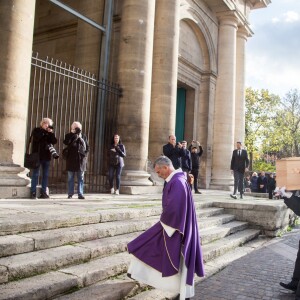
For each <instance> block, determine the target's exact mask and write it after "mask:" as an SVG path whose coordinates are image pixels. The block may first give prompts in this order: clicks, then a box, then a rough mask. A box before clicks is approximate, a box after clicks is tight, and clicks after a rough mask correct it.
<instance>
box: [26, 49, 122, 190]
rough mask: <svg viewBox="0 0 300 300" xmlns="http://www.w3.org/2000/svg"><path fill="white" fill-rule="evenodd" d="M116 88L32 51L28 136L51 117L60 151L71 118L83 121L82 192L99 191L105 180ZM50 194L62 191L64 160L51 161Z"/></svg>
mask: <svg viewBox="0 0 300 300" xmlns="http://www.w3.org/2000/svg"><path fill="white" fill-rule="evenodd" d="M120 95H121V90H120V88H119V86H118V85H117V84H112V83H109V82H108V81H104V80H102V81H99V80H98V79H97V78H96V76H95V75H94V74H91V73H90V72H88V71H85V70H81V69H79V68H76V67H74V66H71V65H68V64H66V63H63V62H61V61H58V60H54V59H53V58H48V57H47V58H46V59H41V58H39V57H38V54H34V55H33V56H32V69H31V82H30V94H29V108H28V119H27V124H28V126H27V138H28V137H29V136H30V133H31V131H32V129H33V128H34V127H38V126H39V124H40V121H41V119H42V118H44V117H49V118H51V119H52V120H53V121H54V128H55V130H54V131H55V135H56V137H57V139H58V143H57V144H56V145H55V148H56V150H57V152H58V153H60V154H61V152H62V149H63V147H64V145H63V139H64V136H65V134H66V133H68V132H69V131H70V126H71V124H72V123H73V122H74V121H79V122H80V123H81V124H82V131H83V133H85V134H86V135H87V138H88V142H89V145H90V153H89V158H88V166H87V172H86V174H85V192H86V193H93V192H104V191H106V185H107V176H106V175H107V174H106V173H107V165H106V153H107V150H106V149H108V146H109V143H110V140H111V137H112V135H113V133H114V132H115V131H116V119H117V107H118V102H119V97H120ZM49 189H50V192H51V193H67V173H66V171H65V161H64V160H63V159H62V157H60V158H59V159H58V160H52V162H51V169H50V175H49Z"/></svg>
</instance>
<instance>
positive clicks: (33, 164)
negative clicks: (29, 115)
mask: <svg viewBox="0 0 300 300" xmlns="http://www.w3.org/2000/svg"><path fill="white" fill-rule="evenodd" d="M31 140H32V134H31V135H30V138H29V140H28V143H27V147H26V153H25V157H24V167H25V168H28V169H37V168H38V167H39V166H40V153H39V152H34V153H29V146H30V143H31Z"/></svg>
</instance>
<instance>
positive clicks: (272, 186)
mask: <svg viewBox="0 0 300 300" xmlns="http://www.w3.org/2000/svg"><path fill="white" fill-rule="evenodd" d="M267 188H268V193H269V199H273V193H274V190H275V189H276V180H275V178H274V174H273V173H271V174H270V178H269V180H268V186H267Z"/></svg>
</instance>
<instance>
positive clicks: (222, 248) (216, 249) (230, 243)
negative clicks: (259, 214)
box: [202, 229, 260, 263]
mask: <svg viewBox="0 0 300 300" xmlns="http://www.w3.org/2000/svg"><path fill="white" fill-rule="evenodd" d="M259 234H260V230H257V229H246V230H243V231H240V232H237V233H234V234H231V235H229V236H227V237H224V238H223V239H220V240H217V241H215V242H212V243H209V244H206V245H203V246H202V251H203V260H204V262H205V263H207V262H209V261H211V260H212V259H215V258H217V257H219V256H221V255H223V254H224V253H225V252H228V251H230V250H231V249H233V248H236V247H239V246H240V245H243V244H245V243H247V242H249V241H250V240H253V239H255V238H256V237H258V236H259ZM221 241H222V242H221ZM205 252H206V253H205Z"/></svg>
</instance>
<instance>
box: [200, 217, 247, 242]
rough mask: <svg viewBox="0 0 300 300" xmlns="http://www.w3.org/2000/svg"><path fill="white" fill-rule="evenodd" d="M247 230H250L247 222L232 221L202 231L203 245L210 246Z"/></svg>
mask: <svg viewBox="0 0 300 300" xmlns="http://www.w3.org/2000/svg"><path fill="white" fill-rule="evenodd" d="M246 228H248V223H246V222H240V221H231V222H229V223H226V224H222V226H218V227H210V228H207V229H202V230H200V236H201V244H202V245H204V244H208V243H210V242H213V241H215V240H218V239H221V238H223V237H225V236H228V235H230V234H233V233H235V232H237V231H241V230H244V229H246Z"/></svg>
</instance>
